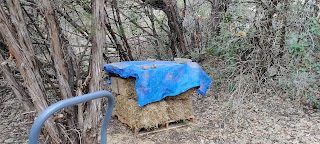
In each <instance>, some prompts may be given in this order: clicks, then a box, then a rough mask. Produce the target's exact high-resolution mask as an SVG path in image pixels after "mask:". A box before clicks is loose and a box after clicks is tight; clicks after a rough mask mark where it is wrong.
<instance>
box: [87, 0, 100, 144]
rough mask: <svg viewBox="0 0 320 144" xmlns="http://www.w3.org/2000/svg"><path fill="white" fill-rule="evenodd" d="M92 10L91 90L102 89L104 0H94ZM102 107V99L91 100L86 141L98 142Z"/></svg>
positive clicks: (88, 110)
mask: <svg viewBox="0 0 320 144" xmlns="http://www.w3.org/2000/svg"><path fill="white" fill-rule="evenodd" d="M92 11H93V12H92V13H93V19H92V31H93V38H92V49H91V59H90V67H89V68H90V69H89V77H90V81H89V92H95V91H98V90H101V85H100V80H101V76H102V75H101V68H102V58H103V57H102V53H103V47H104V42H105V30H104V26H105V24H104V12H105V11H104V0H94V1H93V2H92ZM101 107H102V106H101V99H97V100H92V101H91V102H89V107H88V109H87V116H86V119H85V122H84V131H83V133H84V135H83V136H84V139H85V143H98V136H99V128H98V127H99V126H100V115H101Z"/></svg>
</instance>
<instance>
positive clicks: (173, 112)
mask: <svg viewBox="0 0 320 144" xmlns="http://www.w3.org/2000/svg"><path fill="white" fill-rule="evenodd" d="M111 83H112V90H113V93H114V95H115V110H116V111H117V112H118V113H119V114H120V115H121V116H122V117H123V118H124V119H126V120H127V121H128V122H129V123H130V124H131V125H133V126H134V127H135V128H137V129H141V128H146V129H150V128H154V127H157V126H158V125H161V124H165V123H167V122H169V121H179V120H185V119H188V118H190V117H191V116H192V103H191V99H190V96H191V95H192V93H193V92H194V91H195V90H196V88H191V89H189V90H188V91H186V92H184V93H181V94H179V95H177V96H168V97H166V98H165V99H163V100H161V101H158V102H153V103H150V104H147V105H145V106H143V107H141V108H139V106H138V101H137V93H136V91H135V79H134V78H129V79H124V78H120V77H111Z"/></svg>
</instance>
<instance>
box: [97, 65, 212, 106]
mask: <svg viewBox="0 0 320 144" xmlns="http://www.w3.org/2000/svg"><path fill="white" fill-rule="evenodd" d="M153 64H155V65H156V68H151V66H152V65H153ZM143 65H148V69H146V70H145V69H142V66H143ZM103 68H104V69H105V71H107V72H110V73H111V74H110V75H109V78H110V76H112V74H117V75H119V76H120V77H122V78H129V77H135V78H136V83H135V89H136V92H137V96H138V97H137V99H138V104H139V107H142V106H144V105H146V104H148V103H152V102H156V101H160V100H162V99H163V98H165V97H166V96H175V95H179V94H181V93H183V92H185V91H187V90H188V89H190V88H193V87H198V89H197V92H198V93H199V94H201V95H205V94H206V92H207V90H208V88H209V86H210V84H211V79H210V78H209V77H208V76H207V75H206V74H205V72H204V71H203V70H202V69H201V67H200V66H199V65H198V64H197V63H195V62H192V63H184V64H177V63H176V62H175V61H154V62H147V61H128V62H119V63H111V64H106V65H104V67H103ZM108 83H109V84H110V83H111V81H110V79H109V80H108Z"/></svg>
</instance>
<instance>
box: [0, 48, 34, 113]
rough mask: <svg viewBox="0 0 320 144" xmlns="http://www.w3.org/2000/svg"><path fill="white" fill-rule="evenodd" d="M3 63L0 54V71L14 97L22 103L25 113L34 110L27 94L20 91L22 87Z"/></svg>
mask: <svg viewBox="0 0 320 144" xmlns="http://www.w3.org/2000/svg"><path fill="white" fill-rule="evenodd" d="M4 61H5V60H4V59H3V57H2V54H1V53H0V70H1V71H2V72H3V74H4V77H5V79H6V80H7V81H8V83H9V85H10V88H11V89H12V91H13V93H14V95H15V96H16V97H17V98H18V99H19V101H20V102H21V103H22V106H23V107H24V109H25V110H26V111H32V110H34V106H33V104H32V102H31V101H30V99H29V96H28V94H27V93H26V92H25V91H24V90H23V89H22V88H23V86H22V85H20V84H19V83H18V82H17V81H16V79H15V78H14V77H13V75H12V72H11V69H10V67H9V66H8V65H7V64H2V63H3V62H4Z"/></svg>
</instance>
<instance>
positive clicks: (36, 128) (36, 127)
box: [29, 91, 114, 144]
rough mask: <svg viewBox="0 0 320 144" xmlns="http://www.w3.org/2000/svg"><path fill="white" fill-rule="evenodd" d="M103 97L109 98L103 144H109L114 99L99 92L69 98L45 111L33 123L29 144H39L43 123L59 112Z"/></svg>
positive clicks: (103, 126)
mask: <svg viewBox="0 0 320 144" xmlns="http://www.w3.org/2000/svg"><path fill="white" fill-rule="evenodd" d="M102 97H107V98H108V107H107V110H106V113H105V115H104V120H103V123H102V128H101V144H106V143H107V125H108V124H109V121H110V118H111V114H112V110H113V107H114V97H113V95H112V94H111V93H110V92H108V91H98V92H93V93H89V94H85V95H81V96H77V97H73V98H69V99H66V100H62V101H59V102H57V103H55V104H53V105H51V106H49V107H48V108H47V109H45V110H44V111H43V112H42V113H41V114H40V115H39V116H38V118H37V119H36V121H35V122H34V123H33V125H32V127H31V130H30V135H29V144H37V143H38V139H39V134H40V129H41V127H42V125H43V123H44V122H45V121H46V120H47V119H48V118H49V117H50V116H51V115H52V114H53V113H54V112H56V111H57V110H59V109H62V108H65V107H68V106H73V105H76V104H79V103H83V102H86V101H89V100H93V99H97V98H102Z"/></svg>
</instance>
